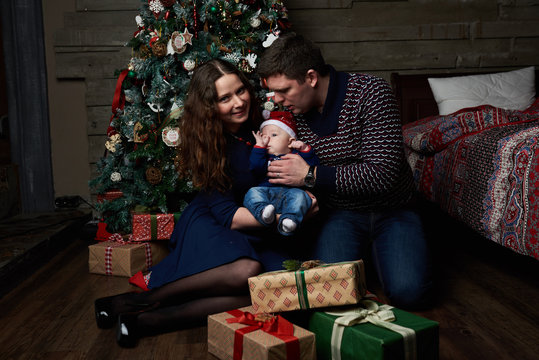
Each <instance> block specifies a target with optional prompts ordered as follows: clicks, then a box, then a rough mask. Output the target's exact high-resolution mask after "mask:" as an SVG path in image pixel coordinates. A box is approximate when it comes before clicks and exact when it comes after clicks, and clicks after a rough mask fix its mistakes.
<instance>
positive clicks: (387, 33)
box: [295, 23, 470, 42]
mask: <svg viewBox="0 0 539 360" xmlns="http://www.w3.org/2000/svg"><path fill="white" fill-rule="evenodd" d="M295 30H296V31H297V32H298V33H299V34H303V35H305V36H306V37H307V38H309V39H310V40H312V41H314V42H353V41H394V40H452V39H468V38H470V29H469V24H467V23H455V24H422V25H401V26H366V27H358V26H357V24H354V25H345V24H335V25H328V26H324V27H320V26H313V25H309V26H297V27H296V29H295Z"/></svg>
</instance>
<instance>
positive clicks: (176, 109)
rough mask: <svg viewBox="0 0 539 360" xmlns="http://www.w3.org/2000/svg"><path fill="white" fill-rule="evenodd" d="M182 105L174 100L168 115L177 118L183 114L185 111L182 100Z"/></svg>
mask: <svg viewBox="0 0 539 360" xmlns="http://www.w3.org/2000/svg"><path fill="white" fill-rule="evenodd" d="M180 104H181V106H180V105H178V104H177V103H176V101H174V102H173V103H172V107H171V108H170V114H168V117H169V118H170V119H174V120H177V119H179V118H180V117H181V116H182V113H183V103H182V102H180Z"/></svg>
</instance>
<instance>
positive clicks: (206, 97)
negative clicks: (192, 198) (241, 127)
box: [179, 59, 260, 191]
mask: <svg viewBox="0 0 539 360" xmlns="http://www.w3.org/2000/svg"><path fill="white" fill-rule="evenodd" d="M226 74H235V75H237V76H238V77H239V78H240V80H241V82H242V83H243V84H244V85H245V87H246V89H247V91H248V92H249V95H250V99H251V106H250V114H249V115H250V116H249V120H248V121H251V122H252V123H253V129H254V128H255V127H254V126H255V124H256V123H257V122H259V121H260V111H259V109H258V104H257V103H256V97H255V93H254V89H253V86H252V85H251V83H250V82H249V80H248V79H247V77H246V76H245V75H244V74H243V73H242V72H241V71H240V70H239V69H238V68H236V66H234V65H233V64H231V63H229V62H226V61H224V60H220V59H213V60H210V61H208V62H206V63H204V64H202V65H199V66H198V67H197V68H196V69H195V71H194V73H193V77H192V79H191V82H190V84H189V90H188V94H187V99H186V101H185V106H184V111H183V116H182V120H181V125H180V149H179V155H180V168H179V172H180V175H181V176H184V177H185V176H187V177H190V178H191V179H192V181H193V185H194V186H195V187H197V188H200V189H203V190H213V189H216V190H219V191H226V190H228V189H229V188H230V186H231V179H230V176H229V175H228V174H227V157H226V138H225V133H224V131H225V130H224V127H223V122H222V121H221V119H220V118H219V112H218V106H217V90H216V88H215V82H216V81H217V80H218V79H219V78H221V77H222V76H223V75H226Z"/></svg>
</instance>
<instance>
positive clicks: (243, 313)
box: [208, 306, 316, 360]
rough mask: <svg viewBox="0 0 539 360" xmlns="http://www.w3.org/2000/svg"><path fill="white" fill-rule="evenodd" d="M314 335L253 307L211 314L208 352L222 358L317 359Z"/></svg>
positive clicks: (236, 359)
mask: <svg viewBox="0 0 539 360" xmlns="http://www.w3.org/2000/svg"><path fill="white" fill-rule="evenodd" d="M315 349H316V346H315V336H314V334H313V333H312V332H310V331H308V330H305V329H303V328H301V327H299V326H296V325H293V324H292V323H290V322H288V321H287V320H286V319H284V318H283V317H281V316H272V315H269V314H255V313H254V312H253V309H252V307H251V306H247V307H244V308H240V309H236V310H231V311H226V312H222V313H219V314H214V315H209V316H208V352H210V353H211V354H213V355H215V356H217V357H218V358H219V359H223V360H224V359H234V360H240V359H245V360H315V359H316V350H315Z"/></svg>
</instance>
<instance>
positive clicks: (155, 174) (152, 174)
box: [146, 166, 163, 185]
mask: <svg viewBox="0 0 539 360" xmlns="http://www.w3.org/2000/svg"><path fill="white" fill-rule="evenodd" d="M162 179H163V174H162V173H161V170H159V169H158V168H156V167H154V166H150V167H149V168H147V169H146V180H148V182H149V183H150V184H152V185H157V184H159V183H160V182H161V180H162Z"/></svg>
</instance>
